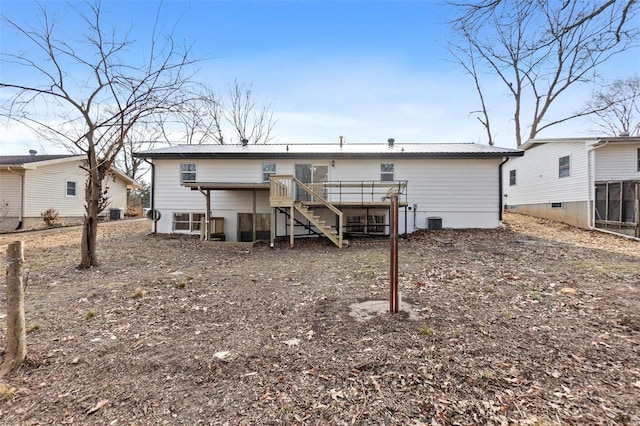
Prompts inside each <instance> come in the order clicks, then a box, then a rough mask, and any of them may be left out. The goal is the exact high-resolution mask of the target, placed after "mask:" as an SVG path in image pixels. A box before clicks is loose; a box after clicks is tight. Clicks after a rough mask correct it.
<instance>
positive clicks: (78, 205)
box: [0, 151, 140, 230]
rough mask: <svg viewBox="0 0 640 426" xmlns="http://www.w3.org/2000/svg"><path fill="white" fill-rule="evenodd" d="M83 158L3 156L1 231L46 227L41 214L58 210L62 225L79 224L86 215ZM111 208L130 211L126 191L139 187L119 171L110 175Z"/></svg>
mask: <svg viewBox="0 0 640 426" xmlns="http://www.w3.org/2000/svg"><path fill="white" fill-rule="evenodd" d="M83 164H85V157H84V156H82V155H36V154H35V153H34V152H33V151H32V155H9V156H0V229H2V230H13V229H28V228H32V227H36V226H39V225H42V224H43V220H42V217H41V216H40V214H41V213H43V212H44V211H46V210H47V209H49V208H54V209H55V210H57V211H58V214H59V221H60V222H61V223H66V224H69V223H79V222H81V221H82V219H83V218H84V215H85V209H84V205H85V199H84V192H85V182H86V179H87V172H86V171H85V170H83V169H82V168H81V167H82V166H83ZM104 185H105V186H106V187H107V188H108V191H107V196H108V199H109V201H108V202H109V205H108V207H107V209H106V214H107V215H108V213H109V208H114V209H115V208H117V209H123V211H126V208H127V189H131V188H139V187H140V185H139V184H138V183H136V182H135V181H133V180H132V179H130V178H129V177H128V176H126V175H125V174H123V173H122V172H120V171H118V170H112V171H110V172H109V176H108V177H106V178H105V181H104Z"/></svg>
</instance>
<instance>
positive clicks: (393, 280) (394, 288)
mask: <svg viewBox="0 0 640 426" xmlns="http://www.w3.org/2000/svg"><path fill="white" fill-rule="evenodd" d="M390 216H391V261H390V262H389V263H390V264H391V270H390V272H389V284H390V285H389V287H390V294H389V312H391V313H392V314H395V313H397V312H398V303H399V301H398V195H394V196H392V197H391V212H390Z"/></svg>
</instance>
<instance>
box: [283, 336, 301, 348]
mask: <svg viewBox="0 0 640 426" xmlns="http://www.w3.org/2000/svg"><path fill="white" fill-rule="evenodd" d="M282 343H284V344H285V345H287V346H289V347H292V346H298V345H299V344H300V339H298V338H296V337H294V338H293V339H289V340H285V341H284V342H282Z"/></svg>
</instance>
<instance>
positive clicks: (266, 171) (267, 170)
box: [262, 162, 276, 182]
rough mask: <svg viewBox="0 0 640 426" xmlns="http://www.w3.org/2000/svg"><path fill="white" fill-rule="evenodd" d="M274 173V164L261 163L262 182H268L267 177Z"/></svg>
mask: <svg viewBox="0 0 640 426" xmlns="http://www.w3.org/2000/svg"><path fill="white" fill-rule="evenodd" d="M275 173H276V163H272V162H264V163H262V181H263V182H269V176H271V175H273V174H275Z"/></svg>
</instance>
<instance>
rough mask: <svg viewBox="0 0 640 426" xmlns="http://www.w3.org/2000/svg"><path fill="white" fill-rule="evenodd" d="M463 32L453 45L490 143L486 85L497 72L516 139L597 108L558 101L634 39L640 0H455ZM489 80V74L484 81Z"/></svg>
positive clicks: (590, 79)
mask: <svg viewBox="0 0 640 426" xmlns="http://www.w3.org/2000/svg"><path fill="white" fill-rule="evenodd" d="M449 4H450V5H452V6H453V7H454V8H455V9H456V11H457V13H458V15H457V17H456V18H455V19H454V20H453V21H451V24H452V27H453V29H454V32H455V33H456V34H457V35H458V36H459V38H458V39H456V40H454V41H452V42H451V45H450V51H451V52H452V53H453V55H454V58H455V59H456V61H457V62H459V63H460V64H461V65H462V66H463V67H464V69H465V70H466V72H467V73H469V74H470V75H471V76H472V78H473V79H474V81H475V86H476V90H477V92H478V95H479V96H480V100H481V108H482V109H481V112H480V115H481V118H480V121H481V122H482V124H483V125H484V127H485V130H486V132H487V137H488V142H489V143H490V144H492V143H493V142H494V140H493V135H492V133H491V129H490V127H489V125H488V124H489V120H488V118H489V115H490V109H489V106H488V105H487V92H486V91H485V89H483V86H482V85H481V84H480V82H481V81H483V80H485V79H486V78H491V77H490V76H492V75H493V76H497V78H498V80H499V81H501V82H502V83H503V85H504V87H505V89H506V91H507V93H508V94H509V96H510V98H511V100H512V102H513V121H514V126H515V139H516V144H517V146H520V145H521V144H522V140H523V138H534V137H535V136H536V135H537V134H538V133H539V132H541V131H542V130H544V129H547V128H549V127H551V126H554V125H557V124H559V123H563V122H566V121H569V120H572V119H575V118H578V117H584V116H587V115H590V114H593V113H594V111H593V110H591V109H583V110H580V111H576V112H572V113H568V114H561V115H560V116H558V115H555V114H554V111H553V110H552V106H553V105H555V104H557V102H558V100H559V99H561V98H563V97H567V96H568V94H569V89H570V88H572V87H574V86H577V85H580V84H585V83H593V82H594V81H596V79H597V71H598V68H599V67H600V65H602V64H603V63H605V62H606V61H607V60H609V59H610V58H611V57H612V56H613V55H615V54H617V53H620V52H623V51H625V50H626V49H628V48H629V47H630V46H631V43H632V42H633V41H634V40H635V38H636V37H637V35H638V33H639V28H638V27H637V26H633V25H632V20H633V18H634V17H635V16H636V15H637V13H638V3H637V1H636V0H625V1H621V0H617V1H614V0H609V1H606V2H604V3H602V2H599V1H597V0H565V1H562V2H556V1H550V0H538V1H529V0H514V1H511V0H509V1H507V0H479V1H475V2H471V1H455V0H453V1H449ZM485 81H486V80H485Z"/></svg>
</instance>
